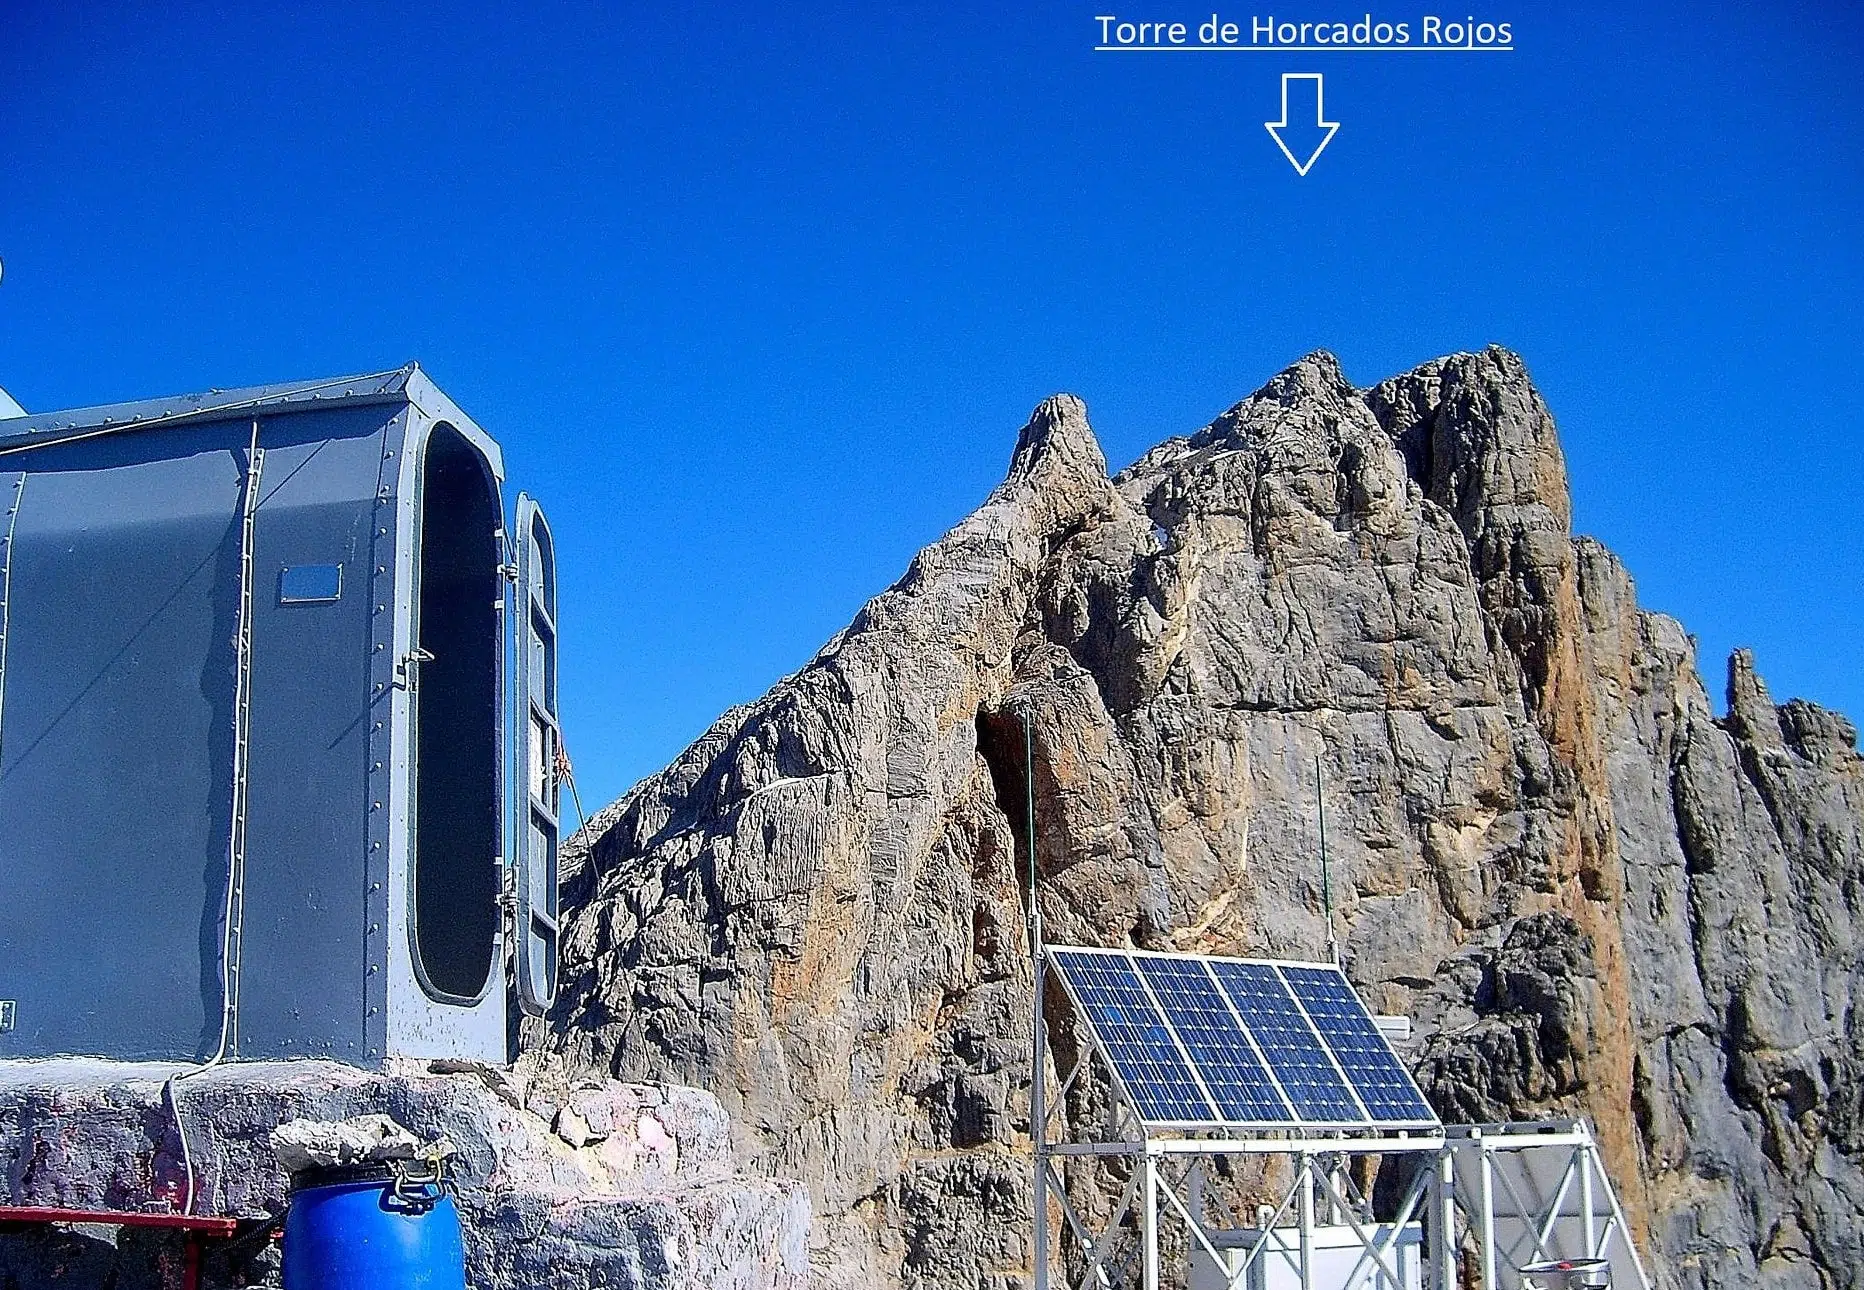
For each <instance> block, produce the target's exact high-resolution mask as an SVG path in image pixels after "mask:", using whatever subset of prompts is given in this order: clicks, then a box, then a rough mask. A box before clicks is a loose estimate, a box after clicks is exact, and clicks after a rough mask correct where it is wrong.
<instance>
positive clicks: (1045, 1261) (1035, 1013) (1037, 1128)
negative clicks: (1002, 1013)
mask: <svg viewBox="0 0 1864 1290" xmlns="http://www.w3.org/2000/svg"><path fill="white" fill-rule="evenodd" d="M1021 716H1022V723H1023V790H1024V791H1023V798H1024V808H1025V811H1026V814H1025V816H1024V825H1025V827H1026V828H1027V829H1028V831H1029V957H1030V964H1031V967H1032V968H1033V971H1032V973H1031V976H1032V978H1033V979H1032V986H1033V988H1032V990H1031V991H1030V1000H1031V1002H1030V1005H1029V1007H1030V1027H1031V1031H1032V1039H1033V1043H1032V1045H1031V1048H1030V1051H1031V1053H1032V1054H1033V1069H1032V1070H1031V1071H1030V1073H1029V1142H1030V1147H1031V1148H1032V1152H1033V1155H1034V1157H1035V1161H1034V1164H1035V1170H1034V1172H1035V1197H1034V1204H1035V1229H1036V1230H1035V1247H1036V1248H1035V1263H1036V1269H1035V1271H1036V1276H1035V1282H1036V1290H1048V1286H1049V1225H1048V1185H1049V1166H1048V1087H1047V1083H1048V1027H1047V1026H1045V1025H1043V1023H1042V990H1043V986H1044V984H1045V983H1044V980H1043V969H1042V905H1041V902H1040V901H1039V900H1038V899H1037V897H1036V752H1035V749H1036V745H1035V734H1034V732H1033V731H1032V730H1031V728H1030V725H1029V710H1028V709H1027V708H1025V709H1023V712H1022V714H1021Z"/></svg>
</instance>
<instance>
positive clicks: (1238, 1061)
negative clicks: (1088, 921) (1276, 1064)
mask: <svg viewBox="0 0 1864 1290" xmlns="http://www.w3.org/2000/svg"><path fill="white" fill-rule="evenodd" d="M1133 962H1134V963H1136V964H1138V965H1139V970H1140V972H1141V973H1143V974H1144V976H1145V978H1146V982H1147V984H1149V985H1150V986H1151V987H1152V993H1153V994H1154V995H1155V996H1157V998H1158V1001H1159V1006H1160V1007H1161V1008H1163V1009H1164V1011H1165V1018H1166V1020H1168V1021H1169V1022H1171V1026H1172V1029H1173V1030H1176V1031H1177V1032H1178V1038H1179V1039H1181V1040H1183V1041H1184V1047H1185V1051H1186V1052H1188V1053H1190V1054H1191V1062H1192V1064H1193V1065H1195V1066H1196V1067H1197V1073H1198V1074H1199V1075H1200V1076H1202V1077H1203V1080H1204V1087H1205V1088H1207V1089H1209V1090H1210V1095H1211V1096H1212V1097H1213V1098H1215V1099H1216V1101H1217V1108H1218V1109H1219V1110H1220V1111H1222V1112H1223V1116H1224V1119H1226V1120H1229V1121H1232V1122H1234V1123H1241V1124H1287V1123H1288V1122H1289V1119H1290V1116H1289V1114H1288V1104H1287V1103H1286V1102H1284V1101H1282V1099H1281V1095H1280V1094H1279V1093H1277V1092H1276V1091H1275V1084H1274V1082H1273V1081H1272V1080H1271V1079H1270V1078H1269V1073H1268V1072H1267V1071H1266V1070H1264V1069H1263V1067H1262V1063H1261V1062H1260V1061H1258V1060H1257V1058H1256V1055H1255V1053H1254V1052H1253V1051H1252V1050H1251V1049H1250V1047H1249V1039H1248V1037H1247V1036H1246V1035H1244V1034H1243V1032H1242V1030H1241V1029H1240V1028H1238V1026H1237V1024H1236V1016H1235V1014H1234V1013H1232V1012H1231V1011H1230V1005H1229V1004H1227V1003H1226V1002H1224V999H1223V995H1222V993H1221V992H1220V991H1219V990H1218V989H1217V986H1216V983H1215V982H1214V981H1212V980H1211V979H1210V974H1209V973H1208V972H1207V971H1205V969H1204V960H1203V959H1196V958H1161V957H1157V956H1155V955H1151V954H1135V955H1133Z"/></svg>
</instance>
